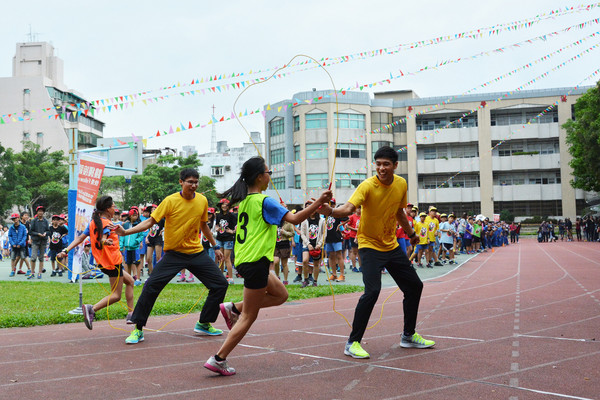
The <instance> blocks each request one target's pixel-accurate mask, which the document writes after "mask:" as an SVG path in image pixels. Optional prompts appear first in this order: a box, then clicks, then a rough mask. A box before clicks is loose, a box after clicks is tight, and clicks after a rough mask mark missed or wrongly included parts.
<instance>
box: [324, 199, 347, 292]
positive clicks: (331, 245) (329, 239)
mask: <svg viewBox="0 0 600 400" xmlns="http://www.w3.org/2000/svg"><path fill="white" fill-rule="evenodd" d="M329 204H330V205H331V207H332V208H335V205H336V202H335V199H331V201H330V202H329ZM325 218H326V224H325V226H326V228H327V234H326V236H325V252H326V253H327V258H328V266H329V268H330V269H331V275H330V276H329V280H330V281H335V282H345V281H346V277H345V276H344V273H345V265H344V256H343V255H342V231H343V229H344V222H346V221H347V220H348V218H343V219H341V218H334V217H325ZM336 264H337V266H336ZM338 268H339V271H340V275H339V276H338V275H337V271H338Z"/></svg>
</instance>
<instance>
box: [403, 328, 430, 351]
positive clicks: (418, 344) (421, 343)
mask: <svg viewBox="0 0 600 400" xmlns="http://www.w3.org/2000/svg"><path fill="white" fill-rule="evenodd" d="M400 346H402V347H406V348H415V349H426V348H428V347H433V346H435V342H434V341H433V340H427V339H424V338H423V336H421V335H419V334H418V333H417V332H415V333H414V334H413V335H412V336H405V335H404V334H402V340H401V341H400Z"/></svg>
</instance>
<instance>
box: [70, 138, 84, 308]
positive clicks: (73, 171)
mask: <svg viewBox="0 0 600 400" xmlns="http://www.w3.org/2000/svg"><path fill="white" fill-rule="evenodd" d="M76 131H77V130H76V129H75V128H71V129H70V130H69V195H68V204H69V206H68V208H69V222H70V225H69V242H71V243H72V242H73V240H75V218H76V202H77V173H78V171H77V132H76ZM68 256H69V262H68V266H69V273H68V276H69V280H72V279H73V273H72V272H71V271H73V252H70V253H69V255H68ZM77 278H81V277H79V276H78V277H76V279H77ZM82 307H83V288H82V282H81V279H79V307H77V308H75V309H73V310H71V311H69V314H83V309H82Z"/></svg>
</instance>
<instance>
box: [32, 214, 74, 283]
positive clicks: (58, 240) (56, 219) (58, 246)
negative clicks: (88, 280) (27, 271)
mask: <svg viewBox="0 0 600 400" xmlns="http://www.w3.org/2000/svg"><path fill="white" fill-rule="evenodd" d="M60 220H61V218H60V215H53V216H52V225H50V227H48V237H49V238H50V244H49V245H48V249H49V251H48V257H50V263H51V265H52V274H50V276H51V277H54V276H56V275H57V274H58V276H62V275H63V268H62V266H59V265H57V264H56V260H57V259H58V261H59V262H62V261H61V260H62V258H60V257H59V256H58V255H59V254H60V253H61V251H62V250H63V249H64V248H65V247H66V246H65V245H64V242H63V238H64V237H65V236H67V234H68V233H69V231H68V230H67V228H66V227H65V226H63V225H61V224H60ZM32 276H33V275H32ZM38 278H41V276H38Z"/></svg>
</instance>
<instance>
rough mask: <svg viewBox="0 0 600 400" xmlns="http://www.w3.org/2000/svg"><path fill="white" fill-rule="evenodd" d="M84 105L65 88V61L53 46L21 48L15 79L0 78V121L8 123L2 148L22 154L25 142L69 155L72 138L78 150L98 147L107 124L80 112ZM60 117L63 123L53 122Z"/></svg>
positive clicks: (0, 131) (0, 129)
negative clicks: (75, 140)
mask: <svg viewBox="0 0 600 400" xmlns="http://www.w3.org/2000/svg"><path fill="white" fill-rule="evenodd" d="M82 103H86V100H85V99H84V97H83V96H82V95H81V94H79V93H77V92H76V91H74V90H72V89H68V88H67V87H66V86H65V84H64V81H63V61H62V60H61V59H60V58H58V57H57V56H55V55H54V47H53V46H52V45H51V44H50V43H46V42H30V43H18V44H17V49H16V53H15V57H14V58H13V74H12V77H6V78H0V116H1V117H2V119H3V120H4V122H5V123H4V124H2V125H0V144H2V146H4V147H8V148H12V149H14V150H16V151H21V150H22V149H23V144H22V142H23V141H24V140H26V141H31V142H34V143H37V144H39V145H40V146H41V148H42V149H50V150H51V151H56V150H63V151H64V152H65V153H66V152H67V151H68V149H69V141H68V137H69V135H70V134H74V135H75V137H77V141H78V145H79V148H87V147H93V146H96V143H97V140H98V138H100V137H102V132H103V129H104V123H103V122H101V121H100V120H98V119H97V118H95V117H94V116H93V115H92V113H91V112H89V111H88V112H83V111H82V112H78V111H81V110H80V109H78V108H77V105H80V106H81V104H82ZM56 107H58V110H57V109H56ZM57 112H58V114H59V115H61V116H62V118H55V117H54V116H55V115H56V114H57ZM49 116H50V118H48V117H49Z"/></svg>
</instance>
